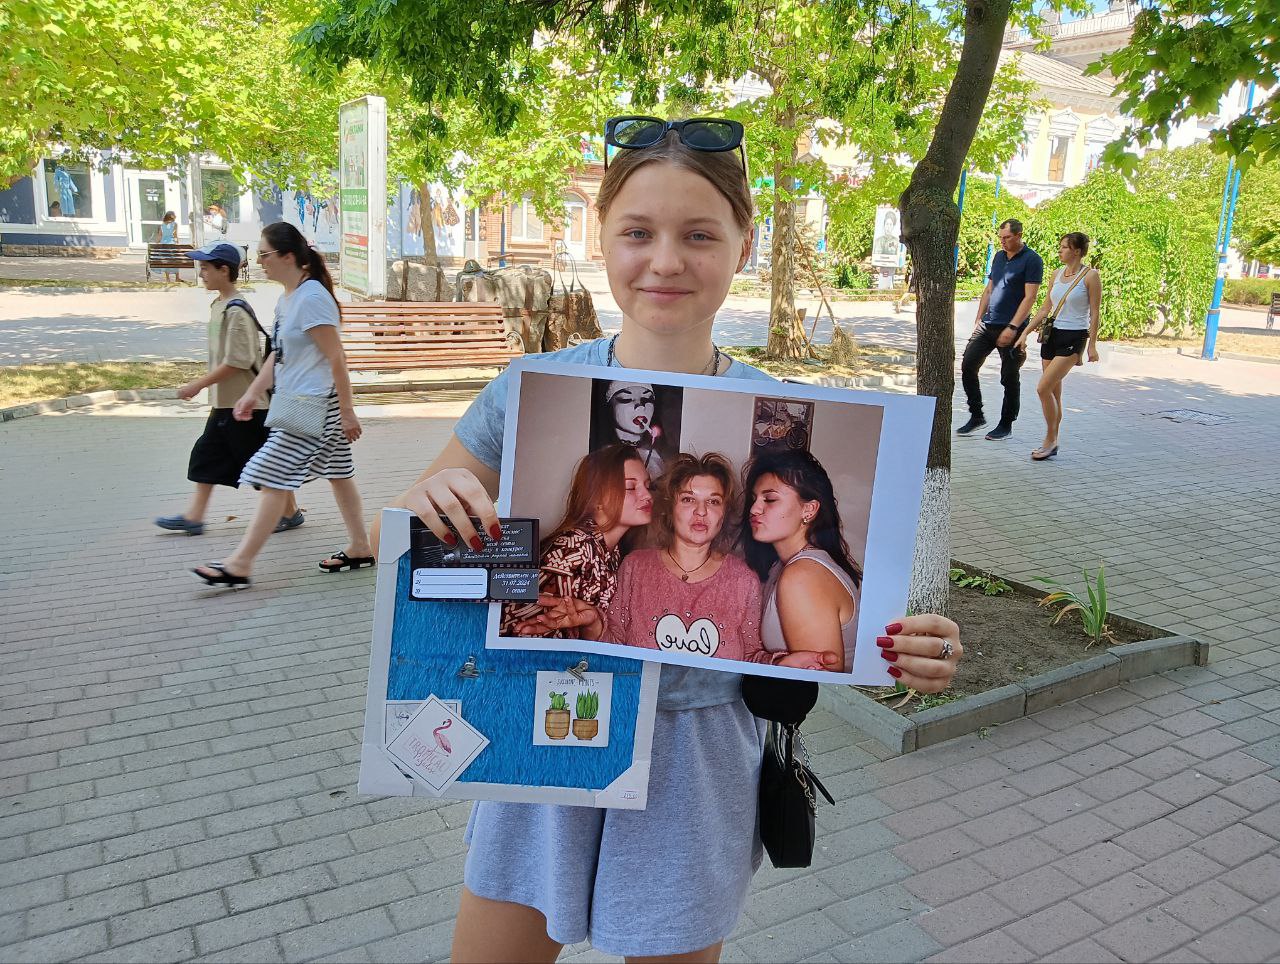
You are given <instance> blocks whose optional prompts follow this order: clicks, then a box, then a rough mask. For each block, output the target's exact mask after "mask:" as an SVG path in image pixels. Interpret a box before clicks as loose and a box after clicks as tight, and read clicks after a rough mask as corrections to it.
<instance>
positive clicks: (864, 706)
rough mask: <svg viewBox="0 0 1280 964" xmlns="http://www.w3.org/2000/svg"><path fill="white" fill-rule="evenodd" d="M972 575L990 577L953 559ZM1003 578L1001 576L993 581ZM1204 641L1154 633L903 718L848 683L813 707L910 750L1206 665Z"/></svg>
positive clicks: (1122, 623)
mask: <svg viewBox="0 0 1280 964" xmlns="http://www.w3.org/2000/svg"><path fill="white" fill-rule="evenodd" d="M952 566H954V567H955V568H957V569H963V570H965V571H966V572H968V573H969V574H971V575H985V576H989V577H991V576H994V574H993V573H990V572H988V571H986V570H983V569H978V568H976V567H974V566H969V565H965V564H964V563H960V562H954V561H953V562H952ZM995 578H1002V579H1003V578H1004V577H995ZM1004 581H1005V582H1007V583H1009V585H1011V586H1013V587H1014V588H1015V589H1017V590H1019V591H1020V592H1024V593H1031V594H1033V595H1037V596H1041V597H1043V596H1044V595H1045V593H1044V591H1043V590H1041V589H1038V588H1036V587H1034V586H1029V585H1027V584H1026V583H1019V582H1015V581H1013V580H1010V579H1004ZM1107 620H1108V622H1109V623H1111V624H1112V625H1114V626H1116V627H1117V628H1123V629H1127V630H1130V631H1134V632H1142V633H1147V632H1150V633H1163V632H1167V630H1163V629H1160V628H1159V627H1157V626H1151V625H1149V624H1147V623H1142V622H1138V621H1136V620H1132V619H1128V618H1126V617H1124V616H1116V615H1112V614H1108V616H1107ZM1208 663H1209V644H1208V643H1207V642H1205V641H1203V640H1200V639H1197V638H1196V637H1194V636H1159V637H1157V638H1154V639H1145V640H1140V641H1139V642H1136V643H1125V644H1123V645H1120V646H1112V647H1110V648H1109V649H1107V650H1106V651H1104V652H1100V653H1098V654H1097V655H1096V656H1090V657H1088V658H1087V659H1083V660H1080V661H1079V662H1076V663H1070V664H1068V665H1066V666H1059V667H1057V668H1055V669H1051V670H1048V671H1047V672H1044V673H1039V674H1037V675H1035V676H1031V677H1028V678H1027V679H1024V680H1020V681H1019V682H1017V683H1010V684H1008V685H1006V686H999V687H997V688H995V689H992V690H987V691H986V692H984V693H974V694H973V695H972V696H966V697H964V698H963V699H959V700H955V701H954V702H951V703H945V704H943V705H942V706H935V707H931V708H930V709H927V710H921V711H920V712H918V713H912V714H911V715H909V716H903V715H902V714H900V713H896V712H894V711H893V710H891V709H889V708H888V707H885V706H883V705H881V704H880V703H879V702H878V701H876V700H874V699H872V698H871V697H869V696H866V695H865V694H863V693H861V692H859V691H858V690H857V688H855V687H853V686H823V687H822V688H821V695H820V698H819V703H820V705H822V706H823V707H824V708H825V709H828V710H830V711H831V712H833V713H835V714H836V715H837V716H839V717H840V718H841V719H843V720H845V721H846V722H848V723H851V724H853V725H854V726H856V727H857V728H858V729H860V730H862V731H863V732H864V733H866V734H867V735H869V736H872V737H875V739H877V740H879V741H880V742H881V743H883V744H884V745H885V746H886V747H888V748H889V749H890V750H892V751H893V752H894V753H897V754H902V753H911V752H912V751H914V750H922V749H924V748H925V747H927V746H933V745H934V744H935V743H941V742H942V741H944V740H950V739H952V738H953V737H957V736H964V735H965V734H968V733H972V732H974V731H975V730H978V729H981V728H982V727H984V726H995V725H996V724H999V723H1009V722H1012V721H1013V720H1017V719H1020V718H1022V717H1024V716H1029V715H1031V714H1032V713H1038V712H1040V711H1041V710H1046V709H1049V707H1051V706H1059V705H1061V704H1063V703H1069V702H1070V701H1072V700H1077V699H1080V698H1081V697H1083V696H1090V695H1092V694H1094V693H1100V692H1102V691H1103V690H1108V689H1111V688H1112V687H1113V686H1119V685H1120V684H1121V683H1125V682H1128V681H1129V680H1132V679H1138V678H1139V677H1143V676H1151V675H1153V674H1155V673H1161V672H1164V671H1165V670H1170V669H1177V668H1179V667H1181V666H1193V665H1194V666H1206V665H1208Z"/></svg>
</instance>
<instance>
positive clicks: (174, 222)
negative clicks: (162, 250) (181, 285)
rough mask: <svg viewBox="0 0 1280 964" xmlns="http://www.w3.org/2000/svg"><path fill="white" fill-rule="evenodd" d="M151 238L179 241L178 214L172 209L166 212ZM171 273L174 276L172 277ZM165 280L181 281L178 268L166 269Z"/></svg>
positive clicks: (172, 241)
mask: <svg viewBox="0 0 1280 964" xmlns="http://www.w3.org/2000/svg"><path fill="white" fill-rule="evenodd" d="M151 240H152V241H155V242H157V243H158V244H177V243H178V216H177V215H176V214H174V213H173V212H172V211H165V212H164V220H162V221H161V222H160V223H159V224H158V225H157V226H156V230H155V233H154V234H153V235H152V236H151ZM170 275H172V276H173V277H172V278H170ZM164 280H165V281H170V280H172V281H181V280H182V278H181V276H180V275H179V274H178V272H177V271H176V270H173V269H170V268H165V269H164Z"/></svg>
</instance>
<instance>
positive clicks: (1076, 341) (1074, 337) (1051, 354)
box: [1040, 328, 1089, 361]
mask: <svg viewBox="0 0 1280 964" xmlns="http://www.w3.org/2000/svg"><path fill="white" fill-rule="evenodd" d="M1088 343H1089V333H1088V332H1087V331H1072V330H1070V329H1068V330H1065V331H1064V330H1063V329H1061V328H1055V329H1053V331H1051V332H1049V337H1048V338H1046V339H1045V340H1044V341H1042V342H1041V343H1040V357H1041V358H1043V359H1044V360H1045V361H1049V360H1050V359H1053V358H1066V357H1067V356H1068V355H1083V354H1084V346H1085V345H1087V344H1088Z"/></svg>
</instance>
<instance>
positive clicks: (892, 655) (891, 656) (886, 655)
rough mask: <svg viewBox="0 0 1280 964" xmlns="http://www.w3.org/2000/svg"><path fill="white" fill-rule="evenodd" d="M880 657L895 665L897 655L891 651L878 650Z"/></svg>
mask: <svg viewBox="0 0 1280 964" xmlns="http://www.w3.org/2000/svg"><path fill="white" fill-rule="evenodd" d="M880 655H881V656H883V657H884V658H885V659H887V660H888V661H889V662H891V663H896V662H897V661H898V654H897V653H895V652H894V651H893V650H891V649H882V650H880Z"/></svg>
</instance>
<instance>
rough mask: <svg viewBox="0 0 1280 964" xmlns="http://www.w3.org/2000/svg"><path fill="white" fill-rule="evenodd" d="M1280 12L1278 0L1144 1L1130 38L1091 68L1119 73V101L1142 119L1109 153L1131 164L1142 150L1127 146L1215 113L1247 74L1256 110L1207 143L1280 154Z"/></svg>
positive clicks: (1246, 153)
mask: <svg viewBox="0 0 1280 964" xmlns="http://www.w3.org/2000/svg"><path fill="white" fill-rule="evenodd" d="M1276 20H1277V11H1276V9H1275V5H1274V3H1258V2H1257V0H1155V2H1151V3H1149V4H1145V5H1144V6H1143V8H1142V10H1141V11H1140V12H1139V13H1138V16H1137V18H1136V19H1135V20H1134V23H1133V36H1132V37H1131V38H1130V40H1129V43H1128V44H1127V45H1125V46H1124V47H1122V48H1120V49H1119V50H1117V51H1116V52H1115V53H1113V54H1110V55H1109V56H1107V57H1104V58H1103V59H1102V60H1100V61H1099V62H1098V63H1096V64H1093V65H1091V66H1090V67H1089V68H1088V70H1087V72H1089V73H1094V74H1099V73H1102V72H1103V71H1109V72H1110V73H1112V74H1114V75H1115V77H1116V81H1117V84H1116V91H1117V93H1119V94H1121V95H1122V96H1123V97H1124V100H1123V101H1122V102H1121V104H1120V109H1121V111H1122V112H1123V113H1125V114H1128V115H1129V116H1130V117H1133V118H1134V119H1135V120H1136V121H1137V123H1136V124H1134V125H1133V126H1132V127H1131V128H1129V129H1128V130H1127V131H1126V132H1125V133H1124V134H1123V135H1122V137H1121V138H1120V139H1119V140H1118V141H1116V142H1115V143H1114V144H1112V145H1110V146H1108V148H1107V151H1106V153H1105V154H1104V159H1105V160H1107V161H1110V162H1116V163H1117V164H1118V165H1119V166H1121V167H1122V168H1123V169H1126V170H1127V169H1130V168H1132V167H1133V166H1134V165H1135V164H1136V162H1137V157H1136V156H1135V155H1134V154H1132V153H1128V152H1127V151H1128V148H1130V147H1133V146H1135V145H1136V146H1147V145H1150V144H1152V143H1157V142H1163V141H1165V140H1167V138H1168V136H1169V132H1170V130H1171V129H1172V128H1173V127H1174V126H1176V125H1177V124H1180V123H1183V122H1187V121H1193V120H1194V119H1195V118H1198V117H1209V116H1212V115H1214V114H1217V113H1218V109H1219V103H1220V101H1221V99H1222V97H1223V96H1224V95H1225V94H1226V93H1228V91H1230V90H1231V87H1232V85H1233V84H1235V83H1237V82H1249V81H1253V82H1255V83H1256V84H1257V85H1258V88H1259V89H1258V95H1257V96H1258V99H1257V101H1256V103H1255V107H1254V110H1253V112H1252V113H1251V114H1249V115H1248V116H1241V117H1239V118H1236V119H1235V120H1233V121H1231V122H1230V123H1228V124H1226V125H1225V126H1223V127H1221V128H1219V129H1217V130H1215V131H1213V133H1212V134H1211V135H1210V143H1211V144H1212V145H1213V146H1214V147H1215V149H1217V150H1218V151H1219V152H1220V153H1224V154H1234V155H1236V156H1239V157H1241V158H1242V159H1243V160H1245V161H1246V162H1249V161H1253V160H1255V159H1256V160H1265V159H1267V158H1272V159H1277V158H1280V96H1277V93H1278V92H1280V88H1277V86H1276V77H1277V74H1278V72H1280V37H1278V36H1277V33H1276Z"/></svg>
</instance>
